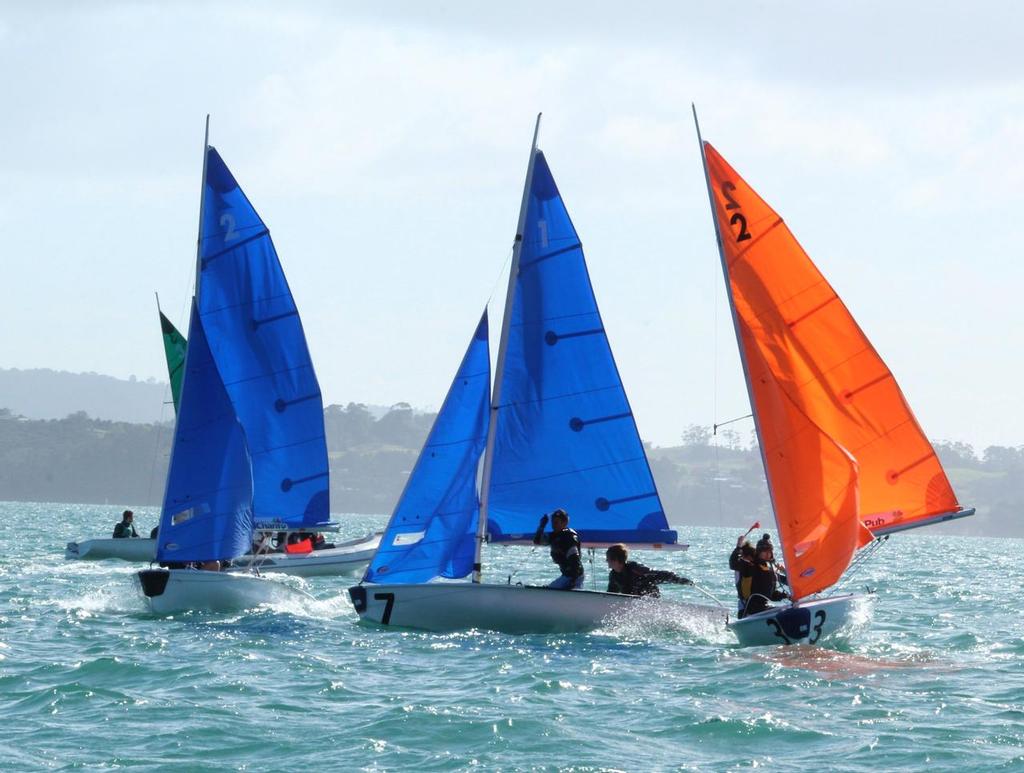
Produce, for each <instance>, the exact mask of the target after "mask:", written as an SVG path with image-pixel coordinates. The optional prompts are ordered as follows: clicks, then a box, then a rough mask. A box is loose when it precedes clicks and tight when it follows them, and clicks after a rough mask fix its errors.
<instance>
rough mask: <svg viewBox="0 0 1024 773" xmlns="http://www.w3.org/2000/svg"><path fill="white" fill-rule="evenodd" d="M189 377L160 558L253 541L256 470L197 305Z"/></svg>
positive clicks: (227, 550)
mask: <svg viewBox="0 0 1024 773" xmlns="http://www.w3.org/2000/svg"><path fill="white" fill-rule="evenodd" d="M188 341H189V345H188V349H187V350H186V354H185V381H184V388H183V389H182V393H181V402H180V405H179V408H178V423H177V426H176V427H175V430H174V447H173V450H172V452H171V467H170V470H169V472H168V474H167V488H166V491H165V492H164V505H163V511H162V512H161V514H160V532H159V535H158V539H157V553H156V556H157V560H159V561H162V562H167V561H212V560H218V559H224V558H234V557H235V556H239V555H241V554H242V553H244V552H246V551H247V550H248V549H249V548H250V546H251V545H252V526H253V517H252V473H251V468H250V464H249V453H248V450H247V449H246V443H245V433H244V432H243V431H242V427H241V425H240V424H239V423H238V418H237V417H236V416H235V410H234V408H233V407H232V405H231V400H230V399H229V398H228V394H227V391H226V390H225V388H224V384H223V382H222V381H221V378H220V374H219V373H218V371H217V365H216V363H214V361H213V356H212V355H211V354H210V348H209V345H208V344H207V340H206V335H205V333H204V331H203V324H202V321H201V320H200V318H199V314H198V313H197V310H196V306H195V304H194V303H193V305H192V317H191V319H190V321H189V331H188Z"/></svg>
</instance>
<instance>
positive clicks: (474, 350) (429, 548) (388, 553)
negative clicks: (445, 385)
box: [363, 311, 491, 583]
mask: <svg viewBox="0 0 1024 773" xmlns="http://www.w3.org/2000/svg"><path fill="white" fill-rule="evenodd" d="M490 387H491V366H490V354H489V351H488V341H487V312H486V311H485V312H484V315H483V317H481V319H480V324H479V325H478V326H477V329H476V332H475V333H474V335H473V339H472V340H471V341H470V344H469V348H468V349H467V350H466V354H465V356H464V357H463V358H462V364H461V365H460V366H459V370H458V372H457V373H456V375H455V379H454V381H452V385H451V388H450V389H449V390H448V395H447V397H445V400H444V404H443V405H442V406H441V410H440V412H439V413H438V414H437V418H436V419H435V420H434V426H433V427H432V428H431V430H430V435H429V436H428V437H427V442H426V444H425V445H424V446H423V450H422V451H420V455H419V458H418V459H417V460H416V466H415V467H414V468H413V471H412V474H411V475H410V476H409V480H408V481H407V483H406V486H405V491H403V492H402V497H401V499H399V501H398V504H397V505H396V507H395V511H394V513H393V514H392V516H391V520H390V521H389V522H388V526H387V529H386V530H385V531H384V535H383V537H381V541H380V547H379V548H378V549H377V553H376V555H375V556H374V558H373V562H372V563H371V564H370V566H369V568H368V569H367V570H366V575H365V576H364V578H363V579H364V581H366V582H409V583H417V582H428V581H430V580H432V579H434V578H435V577H446V578H450V579H454V578H460V577H465V576H466V575H467V574H469V573H470V572H471V571H472V569H473V553H474V541H475V534H476V529H477V519H478V517H479V514H480V502H479V499H478V497H477V489H476V478H477V466H478V463H479V461H480V454H481V453H482V452H483V449H484V443H485V441H486V439H487V422H488V410H487V408H488V397H489V395H490Z"/></svg>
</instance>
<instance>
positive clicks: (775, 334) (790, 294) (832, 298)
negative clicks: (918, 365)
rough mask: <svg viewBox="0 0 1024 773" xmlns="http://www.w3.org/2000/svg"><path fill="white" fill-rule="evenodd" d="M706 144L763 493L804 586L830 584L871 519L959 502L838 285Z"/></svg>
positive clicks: (901, 523) (874, 522)
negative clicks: (757, 440)
mask: <svg viewBox="0 0 1024 773" xmlns="http://www.w3.org/2000/svg"><path fill="white" fill-rule="evenodd" d="M704 152H705V157H706V159H707V170H708V176H709V185H710V188H711V197H712V200H713V202H714V210H715V217H716V219H717V223H718V232H719V236H720V239H721V243H722V244H721V246H722V253H723V261H724V263H725V267H726V272H727V274H728V281H729V285H730V291H731V294H732V300H733V304H734V308H735V318H736V325H737V330H738V337H739V339H740V342H741V347H742V350H743V356H744V360H745V362H746V368H747V378H748V381H749V386H750V392H751V401H752V403H753V408H754V415H755V418H756V420H757V422H758V430H759V433H760V438H761V444H762V454H763V456H764V462H765V467H766V475H767V477H768V483H769V489H770V492H771V497H772V504H773V507H774V509H775V514H776V520H777V522H778V527H779V533H780V538H781V540H782V544H783V553H784V556H785V559H786V567H787V571H788V573H789V578H790V584H791V589H792V591H793V597H794V598H802V597H804V596H808V595H810V594H813V593H817V592H818V591H821V590H824V589H825V588H827V587H829V586H830V585H832V584H834V583H835V582H836V581H837V580H838V579H839V577H840V576H841V575H842V573H843V571H845V569H846V567H847V566H848V564H849V562H850V559H851V557H852V556H853V553H854V552H855V551H856V550H857V548H858V547H860V546H862V545H864V544H866V543H867V542H868V541H870V540H871V538H872V534H871V532H875V533H886V532H888V531H895V530H898V529H900V528H906V527H908V526H913V525H915V524H917V523H918V522H926V521H931V520H933V519H936V518H937V517H941V516H952V515H953V514H955V513H958V512H960V511H961V507H960V505H959V503H958V502H957V500H956V496H955V495H954V493H953V489H952V487H951V486H950V484H949V480H948V479H947V478H946V473H945V472H944V471H943V469H942V465H941V464H940V463H939V459H938V457H937V456H936V454H935V451H934V449H933V448H932V446H931V444H930V443H929V442H928V439H927V438H926V437H925V436H924V433H923V432H922V431H921V428H920V426H918V423H917V421H916V419H915V418H914V415H913V413H911V411H910V407H909V406H908V405H907V402H906V400H905V399H904V397H903V393H902V392H901V391H900V388H899V386H898V385H897V384H896V380H895V379H894V378H893V375H892V373H891V372H890V371H889V369H888V368H887V367H886V365H885V363H884V362H883V361H882V358H881V357H879V356H878V353H877V352H876V351H875V349H874V347H873V346H872V345H871V343H870V342H869V341H868V339H867V337H866V336H865V335H864V333H863V331H861V329H860V327H858V325H857V323H856V322H855V321H854V319H853V317H852V316H851V315H850V312H849V311H848V310H847V308H846V306H845V305H844V304H843V302H842V301H841V300H840V299H839V296H838V295H836V293H835V291H834V290H833V289H832V287H831V286H830V285H829V283H828V282H827V281H826V280H825V278H824V277H823V276H822V275H821V273H820V272H819V271H818V269H817V267H816V266H815V265H814V263H813V262H811V259H810V258H809V257H808V256H807V253H805V252H804V251H803V249H802V248H801V247H800V244H799V243H798V242H797V240H796V239H795V238H794V237H793V234H792V233H791V232H790V230H789V229H788V228H787V227H786V225H785V223H783V222H782V218H781V217H779V216H778V215H777V214H776V213H775V211H774V210H772V208H771V207H769V206H768V204H766V203H765V202H764V201H763V200H762V199H761V197H760V196H758V195H757V193H755V192H754V190H753V189H752V188H751V187H750V186H749V185H747V183H746V182H745V181H744V180H743V179H742V178H741V177H740V176H739V175H738V174H736V172H735V171H734V170H733V168H732V167H731V166H729V164H728V163H727V162H726V161H725V159H723V158H722V157H721V156H720V155H719V154H718V152H717V151H715V149H714V148H713V147H712V146H711V145H710V144H709V143H706V142H705V143H704ZM865 526H866V527H868V528H867V529H866V528H864V527H865ZM868 529H870V530H871V531H870V532H869V531H868Z"/></svg>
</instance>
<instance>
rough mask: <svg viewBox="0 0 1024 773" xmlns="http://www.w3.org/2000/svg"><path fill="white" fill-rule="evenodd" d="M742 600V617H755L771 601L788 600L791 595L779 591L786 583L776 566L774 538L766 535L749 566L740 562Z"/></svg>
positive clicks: (767, 606) (759, 542) (755, 549)
mask: <svg viewBox="0 0 1024 773" xmlns="http://www.w3.org/2000/svg"><path fill="white" fill-rule="evenodd" d="M738 565H739V572H740V598H742V599H743V601H744V608H743V611H742V612H741V613H740V617H746V616H748V615H755V614H757V613H758V612H763V611H764V610H766V609H768V608H769V603H768V602H770V601H782V600H783V599H788V598H789V594H788V593H786V592H785V591H783V590H780V589H779V585H781V584H784V583H785V577H784V576H780V573H779V571H778V570H777V569H776V566H775V549H774V548H773V547H772V538H771V537H770V536H769V535H768V534H765V535H763V536H762V537H761V539H760V540H758V542H757V546H756V547H755V548H754V560H753V561H752V562H750V563H749V564H746V563H742V562H740V563H739V564H738Z"/></svg>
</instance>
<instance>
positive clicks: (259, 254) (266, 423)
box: [197, 148, 330, 527]
mask: <svg viewBox="0 0 1024 773" xmlns="http://www.w3.org/2000/svg"><path fill="white" fill-rule="evenodd" d="M205 184H206V189H205V192H204V193H205V199H204V206H203V213H202V241H201V243H200V250H199V255H200V276H199V280H198V292H197V295H198V297H199V314H200V317H201V318H202V322H203V328H204V330H205V331H206V336H207V339H208V340H209V344H210V350H211V352H212V353H213V357H214V359H215V360H216V362H217V367H218V369H219V370H220V374H221V377H222V378H223V380H224V386H225V387H226V388H227V392H228V395H229V396H230V398H231V402H232V404H233V405H234V408H235V413H236V414H237V416H238V420H239V421H240V422H241V424H242V427H243V428H244V429H245V436H246V440H247V442H248V444H249V454H250V456H251V458H252V466H253V510H254V512H255V518H256V521H257V523H258V524H259V523H267V522H277V523H281V524H284V525H287V526H291V527H303V526H311V525H314V524H317V523H324V522H326V521H327V520H329V517H330V512H329V492H328V462H327V442H326V439H325V434H324V414H323V401H322V399H321V396H320V384H319V383H318V382H317V378H316V373H315V372H314V371H313V363H312V361H311V360H310V356H309V348H308V347H307V346H306V337H305V335H304V333H303V330H302V321H301V320H300V319H299V311H298V309H297V308H296V306H295V301H294V300H293V298H292V294H291V290H290V289H289V288H288V281H287V280H286V279H285V276H284V272H283V271H282V270H281V263H280V261H279V260H278V258H277V251H276V250H275V249H274V244H273V242H272V241H271V239H270V232H269V231H268V230H267V227H266V225H264V223H263V221H262V220H261V219H260V217H259V215H258V214H256V210H255V209H253V207H252V205H251V204H250V203H249V200H248V199H247V198H246V196H245V193H243V192H242V189H241V188H239V187H238V183H237V182H236V181H235V178H234V177H233V176H232V174H231V172H230V171H229V170H228V168H227V166H225V164H224V162H223V161H222V160H221V157H220V155H219V154H218V153H217V151H216V150H214V149H213V148H209V150H208V151H207V163H206V183H205Z"/></svg>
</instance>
